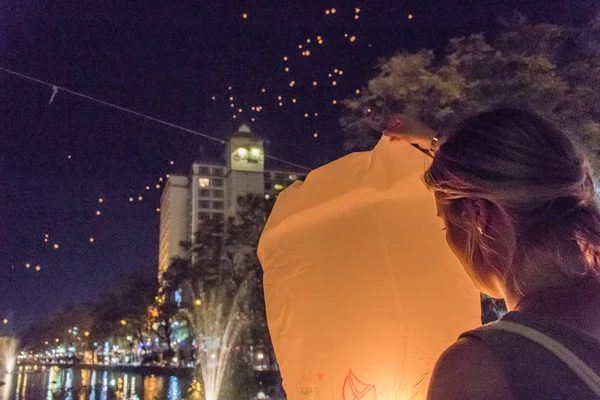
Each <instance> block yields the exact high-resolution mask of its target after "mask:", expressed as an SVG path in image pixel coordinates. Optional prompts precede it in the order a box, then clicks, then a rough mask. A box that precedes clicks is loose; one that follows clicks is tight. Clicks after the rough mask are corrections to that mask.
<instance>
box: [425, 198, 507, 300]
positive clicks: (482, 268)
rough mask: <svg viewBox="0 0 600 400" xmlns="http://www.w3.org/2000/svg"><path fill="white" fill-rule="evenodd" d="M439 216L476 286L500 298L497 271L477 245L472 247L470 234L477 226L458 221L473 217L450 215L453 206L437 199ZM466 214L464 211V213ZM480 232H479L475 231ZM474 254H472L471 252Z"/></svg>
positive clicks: (454, 249)
mask: <svg viewBox="0 0 600 400" xmlns="http://www.w3.org/2000/svg"><path fill="white" fill-rule="evenodd" d="M436 204H437V210H438V216H439V217H440V218H441V219H442V220H443V221H444V230H445V232H446V243H448V247H450V250H452V252H453V253H454V255H455V256H456V258H458V260H459V261H460V262H461V264H462V265H463V268H464V269H465V271H466V273H467V274H468V275H469V277H470V278H471V280H472V281H473V283H474V284H475V286H476V287H477V288H478V289H479V290H480V291H482V292H483V293H486V294H488V295H490V296H492V297H497V298H500V297H502V294H501V293H498V290H497V285H496V283H497V281H498V280H497V279H498V277H497V275H498V274H497V273H495V271H494V270H493V268H491V267H490V266H489V265H486V263H485V262H484V260H483V257H482V254H481V251H480V250H479V247H478V246H477V245H475V246H473V247H474V249H472V250H471V249H470V246H469V242H470V240H471V239H470V235H471V234H472V233H471V234H470V233H469V232H476V228H475V227H470V226H467V222H465V223H462V222H461V223H457V221H462V220H464V221H469V220H470V221H472V220H473V219H472V218H467V217H465V216H464V215H458V216H457V215H450V213H451V212H455V211H454V210H451V208H452V207H451V206H449V205H448V204H447V202H441V201H439V200H437V199H436ZM463 214H464V213H463ZM475 234H479V233H475ZM471 251H472V252H473V254H470V252H471Z"/></svg>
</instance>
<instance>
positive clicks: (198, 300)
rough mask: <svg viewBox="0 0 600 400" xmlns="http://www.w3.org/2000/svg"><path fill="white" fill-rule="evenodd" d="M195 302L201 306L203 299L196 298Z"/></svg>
mask: <svg viewBox="0 0 600 400" xmlns="http://www.w3.org/2000/svg"><path fill="white" fill-rule="evenodd" d="M194 304H195V305H196V306H201V305H202V300H200V299H196V300H194Z"/></svg>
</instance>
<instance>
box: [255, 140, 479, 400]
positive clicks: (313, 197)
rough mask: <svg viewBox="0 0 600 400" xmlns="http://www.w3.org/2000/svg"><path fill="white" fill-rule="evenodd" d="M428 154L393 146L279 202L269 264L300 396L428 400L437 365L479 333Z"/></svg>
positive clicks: (266, 253) (270, 286) (352, 159)
mask: <svg viewBox="0 0 600 400" xmlns="http://www.w3.org/2000/svg"><path fill="white" fill-rule="evenodd" d="M315 137H316V136H315ZM424 157H425V156H424V155H423V154H421V153H420V152H418V151H417V150H415V149H413V148H412V147H411V146H409V145H408V144H404V143H397V142H394V143H392V142H390V141H389V139H388V138H382V139H381V141H380V142H379V144H378V145H377V146H376V147H375V149H374V150H373V151H370V152H362V153H354V154H351V155H349V156H346V157H344V158H342V159H340V160H337V161H334V162H332V163H330V164H328V165H325V166H324V167H321V168H319V169H317V170H315V171H312V172H311V173H310V174H309V176H308V177H307V179H306V180H305V181H304V183H302V182H300V181H296V182H294V183H293V184H292V185H291V186H290V187H288V189H286V190H285V191H283V192H282V193H280V195H279V197H278V199H277V202H276V204H275V207H274V209H273V212H272V213H271V215H270V217H269V220H268V222H267V225H266V227H265V230H264V232H263V234H262V237H261V239H260V243H259V247H258V255H259V258H260V261H261V265H262V267H263V270H264V290H265V300H266V307H267V318H268V323H269V331H270V333H271V338H272V340H273V345H274V347H275V352H276V354H277V361H278V364H279V366H280V370H281V375H282V377H283V383H284V389H285V391H286V393H287V395H288V398H289V399H303V398H310V399H314V398H317V397H316V395H315V393H318V398H322V399H340V400H358V399H361V400H366V399H369V400H372V399H373V400H374V399H377V400H392V399H424V398H425V396H426V392H427V387H428V384H429V377H430V376H431V371H432V369H433V367H434V365H435V361H436V359H437V358H438V357H439V356H440V355H441V353H442V352H443V351H444V349H446V348H447V347H448V346H449V345H450V344H452V343H453V342H454V341H456V338H457V337H458V335H459V334H460V333H461V332H463V331H466V330H469V329H473V328H475V327H477V326H478V325H480V304H479V293H478V291H477V290H476V289H475V287H474V285H473V284H472V282H471V280H470V279H469V277H468V276H467V274H466V273H465V272H464V270H463V268H462V267H461V265H460V263H459V262H458V261H457V260H456V258H455V257H454V255H453V254H452V253H451V251H450V250H449V248H448V247H447V245H446V243H445V240H444V233H443V232H442V231H441V229H440V228H441V227H442V222H441V221H440V219H439V218H437V217H436V207H435V203H434V199H433V195H432V194H431V193H430V192H428V191H427V189H426V188H425V187H424V185H423V183H422V182H421V176H422V173H423V163H424ZM348 171H352V173H348ZM441 304H443V306H442V308H443V310H440V305H441ZM309 393H312V395H309V396H306V394H309Z"/></svg>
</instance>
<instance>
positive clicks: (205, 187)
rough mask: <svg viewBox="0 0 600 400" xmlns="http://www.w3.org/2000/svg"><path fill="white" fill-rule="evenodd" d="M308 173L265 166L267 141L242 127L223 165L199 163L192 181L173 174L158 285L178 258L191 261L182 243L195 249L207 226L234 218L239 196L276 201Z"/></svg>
mask: <svg viewBox="0 0 600 400" xmlns="http://www.w3.org/2000/svg"><path fill="white" fill-rule="evenodd" d="M306 173H307V171H303V170H301V169H300V168H295V167H294V168H290V167H289V166H288V165H287V164H284V163H280V164H275V163H274V162H272V160H270V159H267V162H266V163H265V155H264V146H263V141H262V140H261V139H259V138H257V137H255V136H254V135H252V132H251V130H250V128H249V127H248V126H247V125H242V126H240V128H239V129H238V131H237V132H236V133H235V134H234V135H233V136H232V137H230V138H229V140H228V141H227V145H226V148H225V154H224V160H223V161H222V162H220V163H218V162H206V161H205V160H197V161H196V162H194V163H193V164H192V166H191V169H190V173H189V175H188V176H185V175H173V174H171V175H170V177H169V178H168V180H167V183H166V186H165V190H164V192H163V194H162V197H161V213H162V215H161V224H160V249H159V280H161V276H162V274H163V273H164V271H166V270H167V269H168V267H169V263H170V262H171V260H172V259H173V257H184V258H187V257H190V254H189V250H188V249H186V247H185V246H182V245H181V243H185V242H188V243H194V242H195V235H196V233H197V232H198V230H199V229H200V228H201V226H202V224H203V223H204V222H205V221H207V220H211V219H220V220H225V218H227V217H229V216H234V215H235V214H236V212H237V210H238V198H239V197H240V196H244V195H246V194H250V193H252V194H260V195H265V196H273V197H274V196H277V194H278V193H279V192H280V191H282V190H283V189H284V188H286V187H287V186H289V185H290V184H292V183H293V182H295V181H296V180H303V179H304V178H305V176H306ZM177 246H178V249H176V248H175V247H177Z"/></svg>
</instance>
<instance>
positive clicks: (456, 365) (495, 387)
mask: <svg viewBox="0 0 600 400" xmlns="http://www.w3.org/2000/svg"><path fill="white" fill-rule="evenodd" d="M427 398H428V400H438V399H444V400H454V399H456V400H459V399H461V400H462V399H471V400H479V399H486V400H495V399H498V400H500V399H502V400H507V399H508V400H510V399H512V398H513V397H512V395H511V393H510V387H509V384H508V380H507V377H506V376H505V373H504V370H503V368H502V365H501V363H500V362H499V361H498V360H497V359H496V357H495V356H494V354H493V353H492V352H491V351H490V350H489V349H488V348H487V346H486V345H485V344H484V343H483V342H481V341H480V340H477V339H475V338H472V337H461V338H460V339H459V340H458V341H457V342H456V343H454V344H453V345H452V346H450V347H449V348H448V349H447V350H446V351H445V352H444V353H443V354H442V356H441V357H440V358H439V360H438V361H437V364H436V366H435V369H434V371H433V376H432V378H431V383H430V385H429V393H428V395H427Z"/></svg>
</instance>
